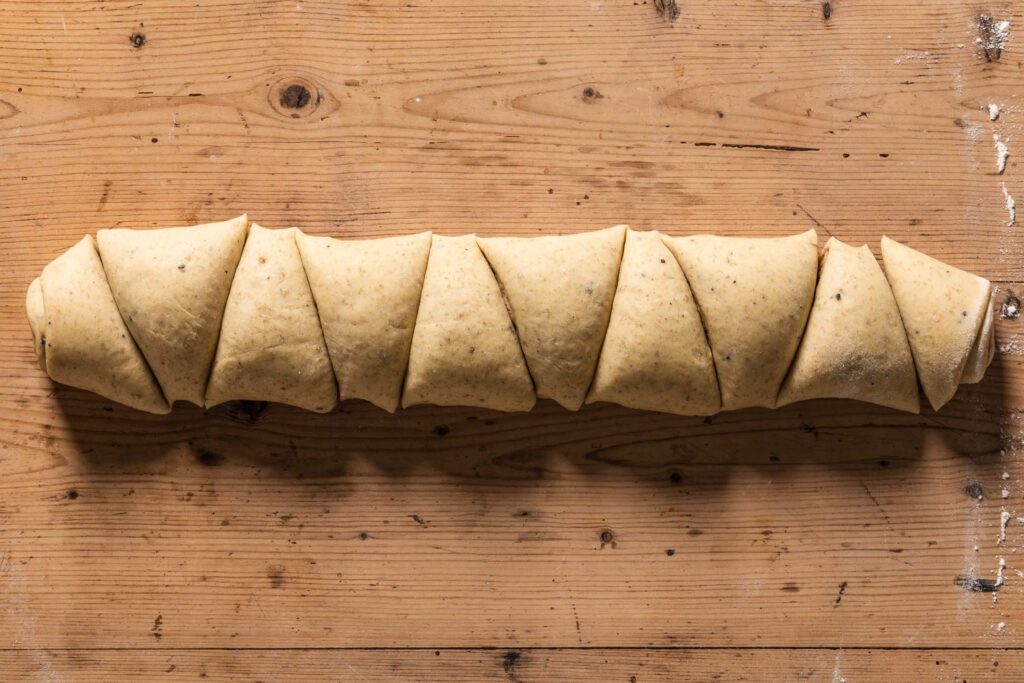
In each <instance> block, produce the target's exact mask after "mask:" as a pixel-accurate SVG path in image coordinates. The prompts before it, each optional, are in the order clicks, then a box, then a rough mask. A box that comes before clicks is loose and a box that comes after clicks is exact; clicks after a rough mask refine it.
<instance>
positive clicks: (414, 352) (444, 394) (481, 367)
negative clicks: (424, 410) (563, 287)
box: [402, 235, 536, 411]
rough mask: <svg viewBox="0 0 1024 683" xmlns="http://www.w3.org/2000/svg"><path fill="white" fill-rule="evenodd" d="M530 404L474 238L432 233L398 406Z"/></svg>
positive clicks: (514, 343) (511, 336)
mask: <svg viewBox="0 0 1024 683" xmlns="http://www.w3.org/2000/svg"><path fill="white" fill-rule="evenodd" d="M535 400H536V395H535V394H534V390H533V383H532V382H531V381H530V375H529V373H528V372H527V370H526V363H525V361H524V360H523V353H522V350H521V349H520V348H519V342H518V340H517V339H516V334H515V330H514V328H513V326H512V320H511V319H510V318H509V314H508V310H507V309H506V307H505V302H504V301H503V300H502V297H501V291H500V289H499V288H498V283H497V282H496V281H495V279H494V274H493V273H492V272H491V268H490V266H488V265H487V260H486V259H485V258H484V255H483V253H482V252H481V251H480V247H479V246H478V245H477V241H476V237H475V236H474V235H464V236H462V237H441V236H438V235H434V236H433V239H432V241H431V248H430V256H429V258H428V260H427V271H426V275H425V276H424V278H423V293H422V295H421V297H420V307H419V313H418V315H417V317H416V327H415V329H414V331H413V336H412V348H411V349H410V352H409V370H408V373H407V375H406V379H405V389H404V392H403V395H402V405H403V406H411V405H416V404H419V403H433V404H435V405H441V406H476V407H481V408H493V409H495V410H505V411H518V410H522V411H525V410H529V409H530V408H532V407H533V404H534V402H535Z"/></svg>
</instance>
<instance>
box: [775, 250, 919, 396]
mask: <svg viewBox="0 0 1024 683" xmlns="http://www.w3.org/2000/svg"><path fill="white" fill-rule="evenodd" d="M814 398H852V399H857V400H859V401H867V402H869V403H876V404H878V405H882V406H888V407H890V408H897V409H899V410H905V411H908V412H912V413H916V412H918V409H919V407H918V394H917V378H916V376H915V374H914V361H913V359H912V358H911V355H910V346H909V345H908V344H907V335H906V333H905V332H904V331H903V323H902V321H901V320H900V312H899V309H898V308H897V307H896V300H895V299H894V298H893V295H892V291H891V290H890V289H889V283H888V282H886V280H885V276H884V275H883V274H882V269H881V268H880V267H879V266H878V262H877V261H876V260H875V257H874V256H873V255H872V253H871V250H870V249H868V248H867V247H866V246H861V247H857V248H854V247H851V246H849V245H846V244H843V243H842V242H840V241H839V240H837V239H835V238H832V239H830V240H829V241H828V244H826V245H825V253H824V255H823V257H822V264H821V277H820V278H819V279H818V289H817V292H815V295H814V306H813V307H812V308H811V315H810V318H809V320H808V321H807V330H806V331H805V332H804V336H803V341H802V342H801V343H800V349H799V350H798V351H797V354H796V359H795V360H794V361H793V367H792V368H791V369H790V371H789V376H788V377H787V378H786V383H785V384H784V385H783V387H782V391H781V392H780V394H779V401H778V404H779V405H780V406H783V405H787V404H789V403H795V402H796V401H805V400H808V399H814Z"/></svg>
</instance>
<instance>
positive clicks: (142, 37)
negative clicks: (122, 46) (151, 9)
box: [128, 33, 146, 49]
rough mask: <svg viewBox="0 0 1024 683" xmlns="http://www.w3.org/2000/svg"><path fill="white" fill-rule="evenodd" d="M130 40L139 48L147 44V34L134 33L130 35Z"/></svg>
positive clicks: (133, 45)
mask: <svg viewBox="0 0 1024 683" xmlns="http://www.w3.org/2000/svg"><path fill="white" fill-rule="evenodd" d="M128 40H129V41H131V44H132V47H134V48H135V49H139V48H141V47H142V46H143V45H145V44H146V34H145V33H133V34H131V35H130V36H128Z"/></svg>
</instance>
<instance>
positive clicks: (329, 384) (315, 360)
mask: <svg viewBox="0 0 1024 683" xmlns="http://www.w3.org/2000/svg"><path fill="white" fill-rule="evenodd" d="M296 232H298V231H297V230H296V229H295V228H290V229H287V230H268V229H266V228H263V227H260V226H259V225H256V224H255V223H253V224H252V227H251V228H250V230H249V239H247V240H246V242H245V248H244V249H243V250H242V258H241V261H239V264H238V269H237V270H236V271H235V278H234V281H233V282H232V284H231V293H230V294H229V295H228V301H227V305H226V306H225V308H224V318H223V322H222V324H221V332H220V341H219V342H218V344H217V354H216V356H215V357H214V361H213V370H212V372H211V373H210V382H209V385H208V386H207V388H206V405H207V406H214V405H217V404H218V403H223V402H224V401H231V400H238V399H245V400H252V401H276V402H277V403H287V404H290V405H293V406H298V407H299V408H305V409H307V410H312V411H315V412H318V413H324V412H327V411H329V410H331V409H332V408H333V407H334V405H335V404H336V403H337V399H338V389H337V385H336V384H335V381H334V372H333V370H332V369H331V361H330V359H329V358H328V356H327V348H326V345H325V344H324V337H323V333H322V332H321V331H320V320H319V318H318V317H317V312H316V304H315V303H314V302H313V295H312V294H311V293H310V291H309V283H308V282H307V281H306V273H305V271H304V270H303V269H302V259H301V258H300V257H299V249H298V247H297V246H296V244H295V233H296Z"/></svg>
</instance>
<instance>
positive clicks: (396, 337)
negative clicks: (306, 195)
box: [295, 232, 430, 413]
mask: <svg viewBox="0 0 1024 683" xmlns="http://www.w3.org/2000/svg"><path fill="white" fill-rule="evenodd" d="M295 239H296V242H297V243H298V245H299V253H300V254H301V255H302V263H303V265H304V266H305V269H306V276H307V277H308V278H309V287H310V289H311V290H312V292H313V298H314V299H315V300H316V305H317V312H318V313H319V315H320V325H321V327H322V328H323V332H324V339H325V340H326V342H327V351H328V353H329V355H330V357H331V364H332V365H333V366H334V374H335V376H336V377H337V380H338V397H339V398H340V399H341V400H342V401H344V400H345V399H349V398H361V399H365V400H367V401H369V402H371V403H373V404H374V405H376V406H379V407H380V408H383V409H384V410H387V411H388V412H392V413H393V412H395V409H396V408H398V402H399V399H400V398H401V395H402V380H403V378H404V377H405V368H406V365H407V364H408V362H409V345H410V344H411V343H412V330H413V327H414V326H415V324H416V310H417V309H418V308H419V305H420V290H421V288H422V287H423V273H424V271H426V268H427V254H429V253H430V233H429V232H423V233H419V234H417V235H408V236H403V237H387V238H384V239H376V240H339V239H335V238H333V237H314V236H310V235H304V234H303V233H301V232H299V233H296V235H295Z"/></svg>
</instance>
